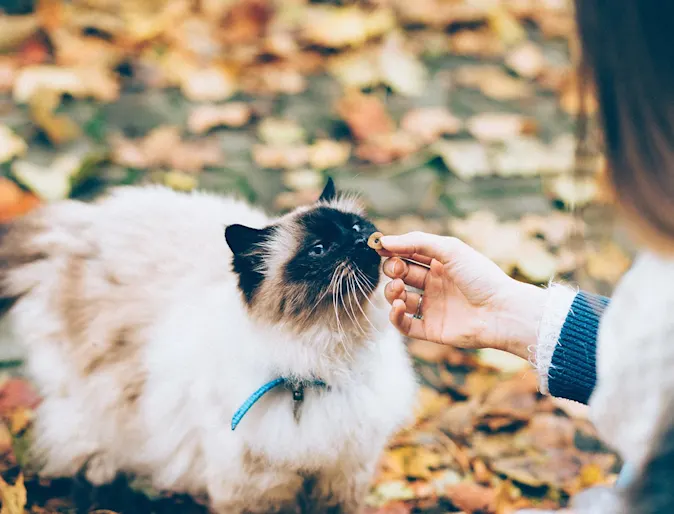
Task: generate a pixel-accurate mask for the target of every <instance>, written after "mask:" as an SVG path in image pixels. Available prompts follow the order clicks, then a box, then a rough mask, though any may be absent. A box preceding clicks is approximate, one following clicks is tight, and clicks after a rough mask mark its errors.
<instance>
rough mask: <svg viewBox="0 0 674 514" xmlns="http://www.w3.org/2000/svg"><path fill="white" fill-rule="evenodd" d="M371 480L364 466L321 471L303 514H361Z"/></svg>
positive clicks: (370, 472) (370, 471) (370, 475)
mask: <svg viewBox="0 0 674 514" xmlns="http://www.w3.org/2000/svg"><path fill="white" fill-rule="evenodd" d="M371 479H372V470H371V469H369V467H365V466H361V465H356V466H348V465H346V466H344V467H343V468H334V469H331V470H324V471H322V472H321V473H320V474H319V475H318V477H317V481H316V485H315V487H313V488H312V491H311V493H310V494H309V498H310V499H309V501H307V502H306V506H305V507H304V509H303V511H302V514H360V513H361V512H362V510H363V507H364V504H365V497H366V495H367V492H368V490H369V487H370V481H371Z"/></svg>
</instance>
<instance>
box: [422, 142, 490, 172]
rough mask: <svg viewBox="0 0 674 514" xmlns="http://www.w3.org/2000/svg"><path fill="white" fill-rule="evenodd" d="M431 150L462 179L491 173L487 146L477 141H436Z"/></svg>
mask: <svg viewBox="0 0 674 514" xmlns="http://www.w3.org/2000/svg"><path fill="white" fill-rule="evenodd" d="M431 151H433V152H434V153H435V154H436V155H438V156H440V158H441V159H442V161H443V162H444V163H445V166H447V169H449V170H450V171H452V172H453V173H454V174H455V175H456V176H458V177H459V178H460V179H461V180H470V179H473V178H475V177H484V176H487V175H491V172H492V171H491V165H490V163H489V158H488V156H487V151H486V149H485V147H484V146H483V145H482V144H481V143H478V142H475V141H436V142H435V143H434V144H433V145H432V146H431Z"/></svg>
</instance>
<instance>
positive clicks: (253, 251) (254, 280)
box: [225, 179, 381, 330]
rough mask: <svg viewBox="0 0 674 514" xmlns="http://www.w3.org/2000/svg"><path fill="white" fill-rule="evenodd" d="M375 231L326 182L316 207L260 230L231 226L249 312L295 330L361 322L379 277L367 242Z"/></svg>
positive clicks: (236, 265)
mask: <svg viewBox="0 0 674 514" xmlns="http://www.w3.org/2000/svg"><path fill="white" fill-rule="evenodd" d="M375 231H376V228H375V226H374V225H373V224H372V223H371V222H370V221H368V220H367V219H366V218H365V213H364V210H363V208H362V207H361V206H359V204H358V203H357V202H356V201H355V200H354V199H353V198H348V197H342V196H340V195H338V194H337V191H336V189H335V185H334V183H333V181H332V179H329V180H328V183H327V185H326V186H325V189H324V190H323V193H322V194H321V196H320V198H319V199H318V201H317V202H316V203H314V204H313V205H309V206H304V207H300V208H298V209H296V210H294V211H293V212H291V213H290V214H287V215H286V216H284V217H282V218H280V219H279V220H278V221H276V222H275V223H274V224H272V225H270V226H268V227H265V228H262V229H255V228H251V227H246V226H243V225H230V226H228V227H227V228H226V230H225V238H226V240H227V244H228V245H229V248H230V249H231V250H232V253H233V262H232V266H233V269H234V272H235V273H236V274H237V275H238V277H239V289H240V290H241V293H242V296H243V299H244V301H245V302H246V304H247V306H248V309H249V311H250V312H251V313H252V314H254V315H256V316H259V317H262V318H265V319H268V320H269V321H271V322H274V323H284V324H286V325H291V326H295V327H297V328H300V329H302V328H308V327H309V326H312V325H316V324H323V325H326V324H327V325H329V326H334V327H336V328H337V330H355V329H356V328H358V329H360V328H361V327H365V322H364V320H363V318H364V317H365V312H364V311H365V310H366V307H367V305H366V303H367V302H368V300H369V297H370V296H371V294H372V292H373V291H374V290H375V288H376V287H377V285H378V283H379V280H380V264H381V258H380V257H379V255H378V254H377V252H375V251H374V250H373V249H371V248H370V247H369V246H368V245H367V240H368V237H369V236H370V235H371V234H372V233H373V232H375Z"/></svg>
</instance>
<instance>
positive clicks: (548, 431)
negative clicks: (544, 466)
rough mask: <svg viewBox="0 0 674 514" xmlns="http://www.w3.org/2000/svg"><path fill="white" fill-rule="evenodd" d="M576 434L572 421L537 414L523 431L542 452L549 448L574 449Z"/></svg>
mask: <svg viewBox="0 0 674 514" xmlns="http://www.w3.org/2000/svg"><path fill="white" fill-rule="evenodd" d="M575 433H576V428H575V426H574V424H573V421H572V420H570V419H569V418H566V417H564V416H556V415H554V414H537V415H536V416H534V417H533V418H532V419H531V421H530V422H529V425H528V426H527V427H526V429H524V431H523V435H525V436H526V437H528V438H529V440H530V441H531V445H532V447H533V448H536V449H538V450H542V451H545V450H547V449H549V448H561V449H564V448H572V447H573V439H574V435H575Z"/></svg>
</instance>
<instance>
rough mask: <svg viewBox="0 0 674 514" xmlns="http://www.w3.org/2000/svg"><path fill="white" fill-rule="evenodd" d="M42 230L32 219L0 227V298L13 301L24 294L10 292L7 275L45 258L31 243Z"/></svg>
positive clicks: (41, 251) (21, 292) (45, 255)
mask: <svg viewBox="0 0 674 514" xmlns="http://www.w3.org/2000/svg"><path fill="white" fill-rule="evenodd" d="M42 230H43V228H42V227H41V225H40V224H39V223H38V222H37V221H36V220H34V219H33V218H29V219H19V220H17V221H14V222H12V223H8V224H3V225H0V298H3V299H7V300H10V299H15V298H16V297H18V296H20V295H21V294H23V293H25V292H26V291H14V290H12V288H11V286H10V284H9V283H8V274H9V273H11V272H12V271H13V270H14V269H16V268H20V267H22V266H25V265H27V264H32V263H34V262H37V261H39V260H42V259H46V258H47V254H46V253H45V252H44V251H43V250H42V249H40V248H38V247H36V245H35V244H34V243H33V241H34V238H35V236H36V235H37V234H39V233H40V232H41V231H42Z"/></svg>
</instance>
